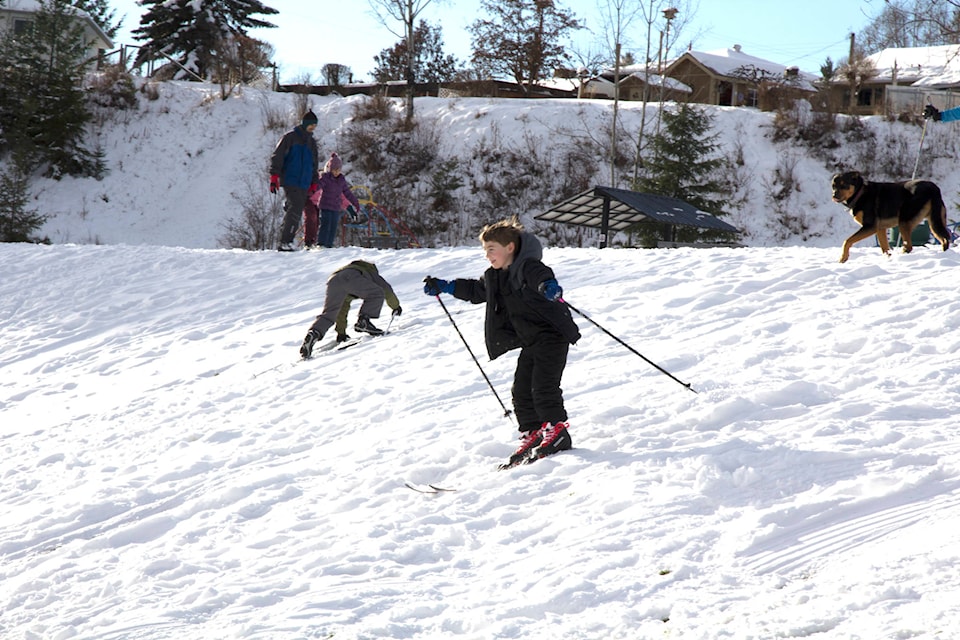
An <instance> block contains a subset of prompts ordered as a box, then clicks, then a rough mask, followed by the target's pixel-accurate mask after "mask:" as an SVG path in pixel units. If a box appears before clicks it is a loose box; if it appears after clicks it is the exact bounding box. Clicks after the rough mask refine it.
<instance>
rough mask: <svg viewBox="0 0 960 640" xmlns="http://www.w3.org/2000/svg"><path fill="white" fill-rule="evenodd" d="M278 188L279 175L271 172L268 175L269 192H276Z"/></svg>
mask: <svg viewBox="0 0 960 640" xmlns="http://www.w3.org/2000/svg"><path fill="white" fill-rule="evenodd" d="M279 188H280V176H278V175H277V174H273V175H272V176H270V193H276V192H277V190H278V189H279Z"/></svg>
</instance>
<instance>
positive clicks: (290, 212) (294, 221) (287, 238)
mask: <svg viewBox="0 0 960 640" xmlns="http://www.w3.org/2000/svg"><path fill="white" fill-rule="evenodd" d="M283 196H284V198H283V226H282V227H281V228H280V244H287V243H290V244H293V240H294V237H295V236H296V235H297V229H299V228H300V218H301V217H302V216H303V205H304V204H305V203H306V202H307V190H306V189H301V188H299V187H288V186H286V185H284V187H283Z"/></svg>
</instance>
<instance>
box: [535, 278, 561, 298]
mask: <svg viewBox="0 0 960 640" xmlns="http://www.w3.org/2000/svg"><path fill="white" fill-rule="evenodd" d="M537 291H539V292H540V293H542V294H543V297H544V298H546V299H547V300H549V301H550V302H556V301H557V300H559V299H560V298H562V297H563V288H562V287H561V286H560V285H559V284H557V281H556V280H544V281H543V282H541V283H540V286H539V287H537Z"/></svg>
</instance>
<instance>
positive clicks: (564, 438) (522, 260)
mask: <svg viewBox="0 0 960 640" xmlns="http://www.w3.org/2000/svg"><path fill="white" fill-rule="evenodd" d="M480 242H481V244H482V245H483V251H484V254H485V255H486V258H487V260H488V261H489V262H490V268H489V269H487V270H486V271H485V272H484V274H483V277H482V278H480V279H479V280H470V279H463V278H457V279H455V280H452V281H447V280H440V279H438V278H434V277H431V276H427V277H426V278H425V279H424V283H425V284H424V286H423V292H424V293H425V294H427V295H431V296H439V295H440V294H441V293H447V294H450V295H452V296H454V297H455V298H459V299H460V300H466V301H468V302H472V303H473V304H480V303H484V302H485V303H486V304H487V309H486V319H485V322H484V339H485V342H486V347H487V354H488V355H489V356H490V359H491V360H494V359H496V358H497V357H499V356H501V355H503V354H504V353H506V352H507V351H510V350H511V349H516V348H518V347H519V348H520V355H519V356H518V358H517V368H516V371H515V373H514V377H513V387H512V389H511V392H512V396H513V408H514V412H515V413H516V416H517V421H518V422H519V425H520V426H519V428H520V446H518V447H517V449H516V451H514V452H513V455H511V456H510V459H509V461H507V462H506V463H505V464H503V465H501V467H500V468H501V469H507V468H510V467H512V466H514V465H517V464H520V463H521V462H533V461H534V460H537V459H539V458H543V457H545V456H548V455H550V454H552V453H556V452H557V451H564V450H567V449H569V448H570V447H572V446H573V440H572V439H571V437H570V431H569V428H570V425H569V423H568V422H567V412H566V410H565V409H564V406H563V392H562V390H561V389H560V379H561V377H562V376H563V369H564V367H565V366H566V364H567V352H568V351H569V349H570V345H571V344H574V343H576V342H577V340H579V339H580V331H579V329H578V328H577V325H576V323H575V322H574V321H573V318H572V317H571V316H570V310H569V309H568V308H567V306H566V305H565V304H563V303H562V301H561V298H562V297H563V289H561V288H560V285H559V284H558V283H557V280H556V278H555V277H554V274H553V271H552V270H551V269H550V268H549V267H547V266H546V265H544V264H543V262H541V261H540V260H541V258H542V257H543V247H542V246H541V244H540V241H539V240H537V238H536V236H534V235H533V234H532V233H530V232H528V231H525V230H524V229H523V226H522V225H521V224H520V222H519V221H518V220H517V219H516V218H512V219H510V220H502V221H500V222H497V223H495V224H492V225H487V226H486V227H484V228H483V230H482V231H481V232H480Z"/></svg>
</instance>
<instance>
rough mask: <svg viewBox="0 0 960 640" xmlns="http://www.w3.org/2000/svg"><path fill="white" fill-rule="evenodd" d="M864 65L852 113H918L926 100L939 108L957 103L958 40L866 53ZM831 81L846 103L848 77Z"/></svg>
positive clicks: (959, 79) (959, 74) (959, 81)
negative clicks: (944, 43)
mask: <svg viewBox="0 0 960 640" xmlns="http://www.w3.org/2000/svg"><path fill="white" fill-rule="evenodd" d="M864 69H865V70H866V71H865V72H864V73H863V74H862V77H861V78H859V84H858V85H857V86H856V87H855V89H856V99H855V101H854V104H853V106H852V108H850V110H851V111H852V112H853V113H859V114H864V115H866V114H900V113H913V114H919V113H920V111H921V110H922V108H923V105H924V104H926V103H933V104H935V105H936V106H938V107H940V108H941V109H943V108H949V107H952V106H956V105H957V104H960V101H958V93H960V44H947V45H940V46H932V47H892V48H889V49H884V50H882V51H879V52H877V53H874V54H872V55H869V56H867V57H866V58H865V65H864ZM832 84H833V88H834V92H835V94H837V95H841V94H842V100H841V102H842V104H844V105H849V104H850V91H851V89H850V86H849V85H850V82H849V80H846V79H844V78H836V79H834V81H833V83H832Z"/></svg>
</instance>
